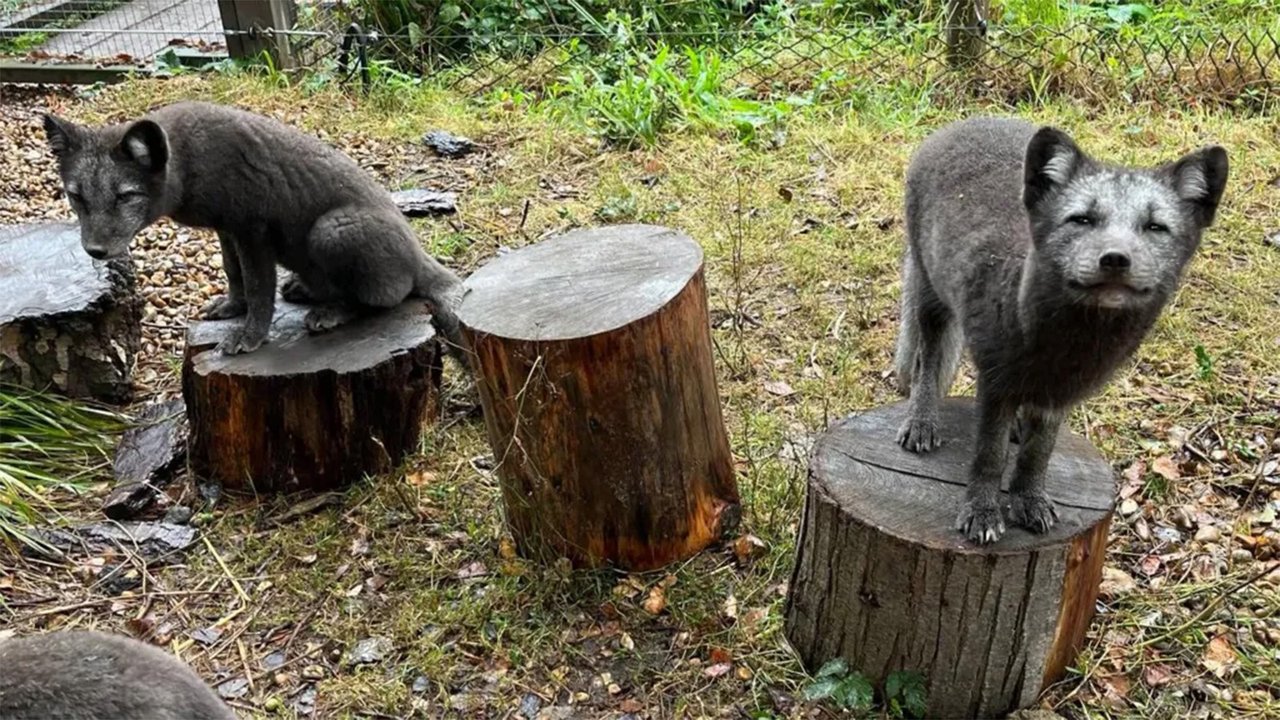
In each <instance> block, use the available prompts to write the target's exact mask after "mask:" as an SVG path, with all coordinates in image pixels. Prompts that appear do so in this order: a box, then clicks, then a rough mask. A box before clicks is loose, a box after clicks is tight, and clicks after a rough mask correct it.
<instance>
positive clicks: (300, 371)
mask: <svg viewBox="0 0 1280 720" xmlns="http://www.w3.org/2000/svg"><path fill="white" fill-rule="evenodd" d="M306 312H307V308H306V307H304V306H300V305H292V304H290V303H287V302H284V301H283V300H282V299H279V298H277V300H276V316H275V319H274V321H273V323H272V327H271V334H270V335H269V337H268V339H267V342H266V344H264V345H263V346H262V347H260V348H258V349H257V350H255V351H254V352H251V353H245V354H242V355H223V354H222V353H221V352H220V351H218V350H217V349H215V348H214V346H215V345H216V344H217V343H218V341H220V340H221V339H222V338H223V337H224V335H225V334H226V333H227V332H228V331H230V330H231V329H233V328H235V327H237V326H238V325H239V323H240V322H242V320H241V319H235V320H222V321H203V322H195V323H193V324H192V325H191V327H190V328H189V330H188V332H187V349H186V359H185V363H184V366H183V372H182V378H183V398H184V399H185V401H186V404H187V418H188V421H189V423H190V426H191V427H190V433H191V444H190V448H189V451H188V452H189V456H190V460H191V466H192V468H193V469H194V470H195V471H196V472H197V473H198V474H200V475H202V476H203V477H206V478H208V479H211V480H216V481H218V482H221V483H222V484H223V485H225V486H226V487H228V488H230V489H248V488H253V489H255V490H257V491H275V490H283V491H294V490H327V489H332V488H337V487H342V486H345V485H348V484H350V483H352V482H355V481H357V480H360V479H361V478H363V477H365V476H366V475H373V474H377V473H381V472H386V471H388V470H390V469H392V468H394V467H395V466H396V465H397V464H398V463H399V462H400V461H401V460H402V459H403V458H404V457H405V455H406V454H408V453H410V452H412V451H413V450H414V449H415V448H416V447H417V445H418V442H419V439H420V438H421V435H422V427H423V424H424V422H426V421H427V420H428V419H431V418H434V417H435V416H436V414H437V412H438V403H439V388H440V373H441V351H440V347H439V344H438V343H437V342H436V339H435V332H434V330H433V329H432V327H431V322H430V317H431V316H430V314H429V313H428V311H427V309H426V308H425V307H424V306H423V304H422V303H421V302H420V301H409V302H406V303H404V304H402V305H400V306H398V307H396V308H393V309H392V310H389V311H386V312H383V313H379V314H376V315H372V316H369V317H365V318H360V319H357V320H354V321H352V322H350V323H348V324H346V325H342V326H340V327H338V328H337V329H335V330H333V331H330V332H327V333H322V334H318V335H311V334H308V332H307V330H306V328H305V327H304V326H303V318H304V316H305V315H306Z"/></svg>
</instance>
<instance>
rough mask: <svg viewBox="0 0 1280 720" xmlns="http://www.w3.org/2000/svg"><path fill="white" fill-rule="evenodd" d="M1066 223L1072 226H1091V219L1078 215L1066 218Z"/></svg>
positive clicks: (1084, 215) (1082, 214) (1081, 214)
mask: <svg viewBox="0 0 1280 720" xmlns="http://www.w3.org/2000/svg"><path fill="white" fill-rule="evenodd" d="M1067 222H1069V223H1071V224H1072V225H1092V224H1093V218H1092V217H1089V216H1088V215H1086V214H1084V213H1080V214H1079V215H1072V216H1071V217H1069V218H1067Z"/></svg>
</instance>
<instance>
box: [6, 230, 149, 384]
mask: <svg viewBox="0 0 1280 720" xmlns="http://www.w3.org/2000/svg"><path fill="white" fill-rule="evenodd" d="M141 339H142V300H141V298H139V297H138V295H137V294H136V293H135V292H134V277H133V266H132V265H131V263H130V261H129V259H128V258H122V259H119V260H113V261H109V262H103V261H100V260H94V259H92V258H90V257H89V255H88V254H87V253H85V251H84V250H83V249H82V248H81V246H80V228H79V227H77V226H76V225H69V224H52V225H18V226H13V227H0V383H6V384H11V385H21V386H23V387H28V388H32V389H35V390H46V389H50V390H55V391H57V392H59V393H62V394H64V395H69V396H71V397H82V398H94V399H98V400H104V401H107V402H115V403H122V402H127V401H128V400H129V399H130V398H131V397H132V395H133V362H134V358H135V356H136V355H137V353H138V348H139V345H140V343H141Z"/></svg>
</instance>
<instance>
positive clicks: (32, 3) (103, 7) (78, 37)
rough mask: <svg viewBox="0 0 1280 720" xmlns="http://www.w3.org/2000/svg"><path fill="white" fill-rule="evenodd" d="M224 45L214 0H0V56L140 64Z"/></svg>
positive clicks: (210, 51) (221, 49)
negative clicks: (164, 54) (172, 51)
mask: <svg viewBox="0 0 1280 720" xmlns="http://www.w3.org/2000/svg"><path fill="white" fill-rule="evenodd" d="M225 47H226V46H225V40H224V28H223V25H222V18H221V16H220V14H219V11H218V0H0V57H11V58H12V57H16V58H21V59H23V60H25V61H27V62H31V63H39V62H50V61H59V62H85V63H95V64H126V65H142V66H145V65H148V64H149V63H150V62H152V61H153V60H154V58H156V57H157V56H158V55H159V54H161V53H162V52H164V51H165V50H168V49H172V48H189V49H192V50H196V51H200V52H204V53H208V54H214V55H216V54H217V53H219V52H225Z"/></svg>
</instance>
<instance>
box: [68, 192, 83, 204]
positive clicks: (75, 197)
mask: <svg viewBox="0 0 1280 720" xmlns="http://www.w3.org/2000/svg"><path fill="white" fill-rule="evenodd" d="M67 199H68V200H70V201H71V202H73V203H75V204H77V205H83V204H84V196H83V195H81V194H80V193H74V192H69V193H67Z"/></svg>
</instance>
